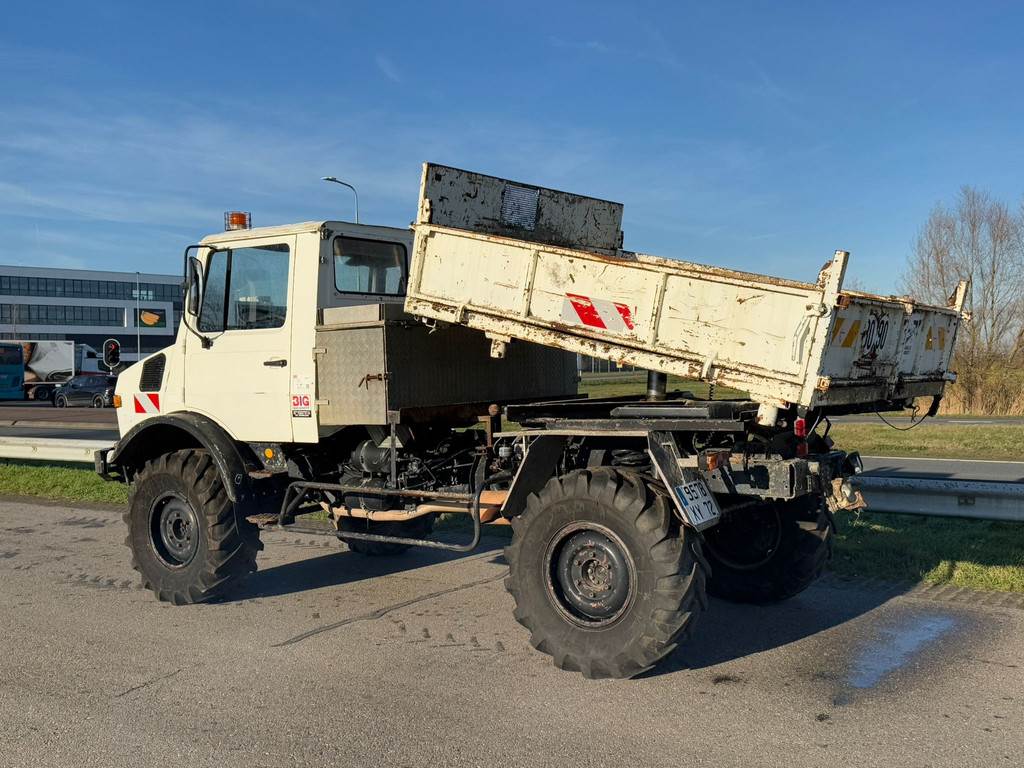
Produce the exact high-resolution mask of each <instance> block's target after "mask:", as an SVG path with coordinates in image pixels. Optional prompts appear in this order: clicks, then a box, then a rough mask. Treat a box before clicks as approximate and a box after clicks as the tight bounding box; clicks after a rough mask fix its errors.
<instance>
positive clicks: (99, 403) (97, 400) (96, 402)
mask: <svg viewBox="0 0 1024 768" xmlns="http://www.w3.org/2000/svg"><path fill="white" fill-rule="evenodd" d="M92 407H93V408H102V407H103V398H102V397H94V398H93V399H92Z"/></svg>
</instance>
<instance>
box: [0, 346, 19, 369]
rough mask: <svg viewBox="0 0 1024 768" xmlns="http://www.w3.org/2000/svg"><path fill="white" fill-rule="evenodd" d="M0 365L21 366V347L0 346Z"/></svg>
mask: <svg viewBox="0 0 1024 768" xmlns="http://www.w3.org/2000/svg"><path fill="white" fill-rule="evenodd" d="M0 365H16V366H19V367H20V366H21V345H20V344H3V345H0Z"/></svg>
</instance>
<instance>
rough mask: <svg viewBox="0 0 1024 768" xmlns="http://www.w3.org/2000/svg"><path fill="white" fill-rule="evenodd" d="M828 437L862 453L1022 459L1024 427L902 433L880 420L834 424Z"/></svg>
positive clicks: (918, 429) (934, 428)
mask: <svg viewBox="0 0 1024 768" xmlns="http://www.w3.org/2000/svg"><path fill="white" fill-rule="evenodd" d="M819 431H820V430H819ZM829 437H831V438H832V439H833V440H835V443H836V446H837V447H838V448H841V449H843V450H844V451H860V452H861V453H862V454H864V455H865V456H905V457H911V458H912V457H915V456H919V457H922V458H924V457H928V458H936V459H939V458H942V459H983V460H989V461H1022V460H1024V426H1016V425H1006V424H978V425H972V426H965V427H951V426H942V425H935V426H931V425H928V424H922V425H921V426H919V427H914V428H913V429H911V430H907V431H902V432H901V431H899V430H895V429H893V428H892V427H888V426H886V425H885V424H881V423H879V424H835V425H834V426H833V427H832V431H831V432H829Z"/></svg>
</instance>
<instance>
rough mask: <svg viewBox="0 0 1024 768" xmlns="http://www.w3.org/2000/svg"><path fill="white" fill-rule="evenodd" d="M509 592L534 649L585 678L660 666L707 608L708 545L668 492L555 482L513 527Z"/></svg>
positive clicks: (606, 481)
mask: <svg viewBox="0 0 1024 768" xmlns="http://www.w3.org/2000/svg"><path fill="white" fill-rule="evenodd" d="M512 527H513V531H514V534H513V538H512V544H511V545H510V546H509V547H508V548H506V549H505V558H506V559H507V560H508V564H509V576H508V578H507V579H506V581H505V586H506V588H507V589H508V591H509V592H510V593H511V594H512V596H513V598H514V599H515V602H516V609H515V618H516V620H517V621H518V622H519V623H520V624H522V625H523V626H524V627H526V628H527V629H528V630H530V633H531V634H530V643H531V644H532V645H533V646H534V648H536V649H537V650H539V651H541V652H543V653H547V654H548V655H550V656H551V657H552V659H553V661H554V664H555V666H556V667H558V668H560V669H565V670H572V671H577V672H581V673H582V674H583V675H584V677H588V678H601V677H616V678H624V677H632V676H634V675H638V674H640V673H642V672H644V671H646V670H648V669H650V668H651V667H653V666H654V665H655V664H657V663H658V662H659V661H661V660H662V659H663V658H664V657H665V656H667V655H668V654H670V653H671V652H672V651H673V650H675V648H676V647H677V646H678V645H679V643H680V642H682V641H683V640H684V639H685V638H686V637H687V636H688V635H689V633H690V631H691V630H692V629H693V626H694V624H695V621H696V618H697V616H698V615H699V614H700V612H701V611H702V610H704V609H705V608H706V607H707V598H706V595H705V592H704V579H705V567H706V566H705V561H704V559H703V556H702V555H701V550H700V543H699V541H698V540H697V539H696V537H694V536H693V534H692V533H690V532H689V531H687V530H686V529H683V528H682V527H681V526H680V524H679V521H678V519H677V518H676V516H675V515H674V514H673V511H672V507H671V502H670V501H669V499H668V497H667V496H666V494H665V491H664V489H663V487H662V486H661V485H660V484H657V483H654V482H651V481H649V480H645V479H644V478H641V477H640V476H638V475H636V474H632V473H623V472H617V471H615V470H607V469H601V470H594V471H588V470H583V471H577V472H572V473H570V474H567V475H563V476H561V477H556V478H552V479H551V480H550V481H548V483H547V484H546V485H545V486H544V488H543V489H542V490H541V491H540V493H539V494H537V495H531V496H530V497H529V499H528V500H527V508H526V511H525V512H523V514H522V515H520V516H519V517H516V518H512Z"/></svg>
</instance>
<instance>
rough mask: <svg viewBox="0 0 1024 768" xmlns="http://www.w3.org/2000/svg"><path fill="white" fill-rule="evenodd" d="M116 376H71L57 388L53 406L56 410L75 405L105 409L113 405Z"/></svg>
mask: <svg viewBox="0 0 1024 768" xmlns="http://www.w3.org/2000/svg"><path fill="white" fill-rule="evenodd" d="M116 384H117V377H116V376H73V377H72V378H70V379H68V380H67V381H66V382H64V383H63V384H61V385H60V387H58V388H57V391H56V392H55V393H54V396H53V404H54V405H55V406H57V407H58V408H68V407H71V406H75V405H86V406H92V407H93V408H106V407H108V406H111V405H113V404H114V387H115V385H116Z"/></svg>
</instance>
